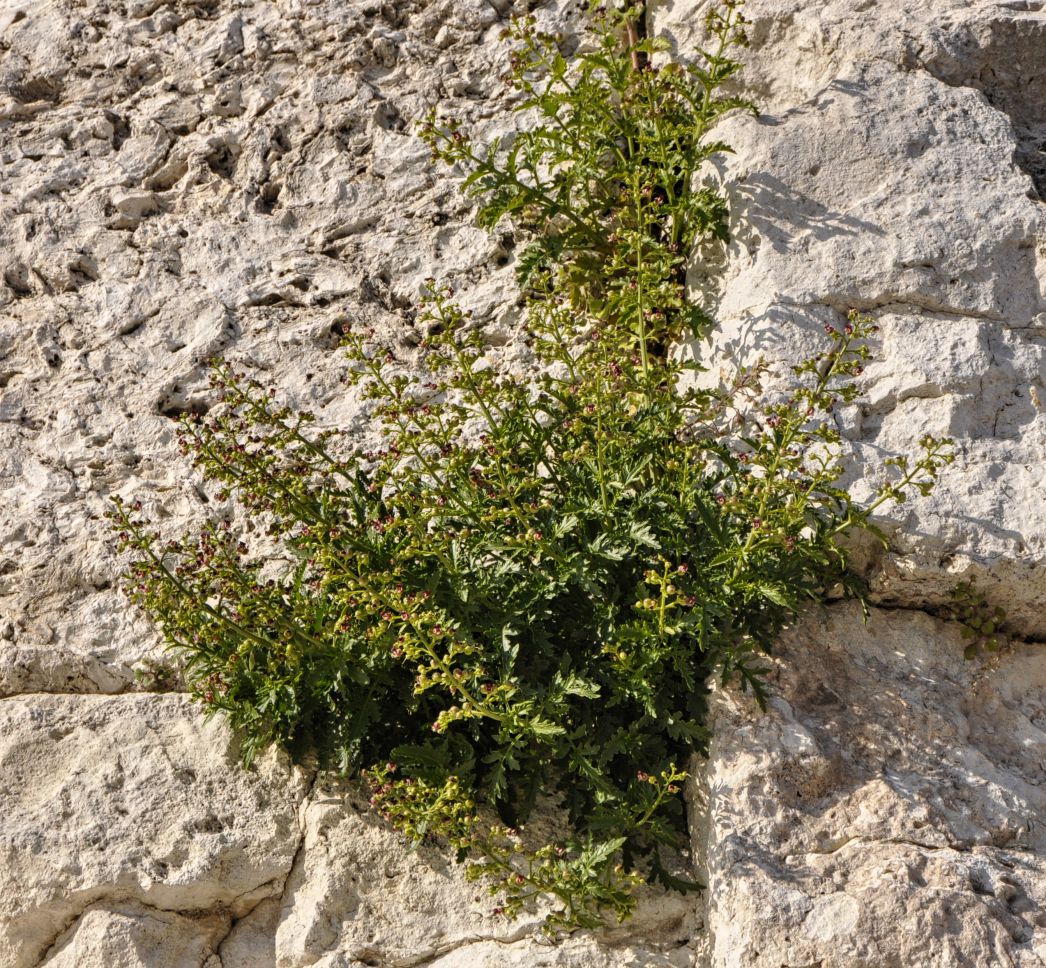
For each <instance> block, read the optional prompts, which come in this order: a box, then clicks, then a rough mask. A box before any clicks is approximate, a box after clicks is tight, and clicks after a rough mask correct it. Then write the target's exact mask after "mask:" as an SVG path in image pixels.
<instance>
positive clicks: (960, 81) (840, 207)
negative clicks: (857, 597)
mask: <svg viewBox="0 0 1046 968" xmlns="http://www.w3.org/2000/svg"><path fill="white" fill-rule="evenodd" d="M858 6H859V7H860V9H855V6H854V5H852V4H849V3H847V4H842V3H830V4H826V5H817V6H816V7H810V6H809V5H806V4H803V5H799V4H796V3H792V2H789V0H755V2H752V3H750V4H749V5H748V6H747V8H746V10H747V13H748V15H749V16H750V17H751V18H752V20H753V25H752V31H751V32H752V36H753V39H754V41H755V42H756V48H755V50H754V51H753V53H752V58H751V64H750V67H749V69H748V71H747V72H746V75H745V83H746V85H747V87H748V90H749V92H750V93H751V95H752V96H753V97H754V98H756V99H757V100H758V101H759V102H760V103H761V105H762V106H763V108H764V114H763V115H762V116H761V117H760V118H758V119H754V118H751V117H749V116H735V117H733V118H731V119H728V120H727V121H726V122H725V123H724V124H723V125H722V135H723V137H724V140H726V141H727V142H728V143H730V144H732V145H733V146H734V148H735V149H736V155H735V156H731V157H730V158H728V159H727V160H726V161H725V162H724V164H723V165H722V168H721V175H720V178H721V180H722V181H723V183H724V184H725V186H726V191H727V194H728V196H729V197H730V199H731V201H732V204H733V213H734V219H735V222H736V225H737V230H736V232H735V235H734V240H733V242H732V244H731V245H730V247H729V250H728V252H727V253H726V254H725V262H723V263H722V265H721V268H722V269H723V271H722V273H721V274H720V275H717V276H716V277H714V278H712V279H702V278H699V277H697V276H696V275H695V278H694V282H695V284H696V285H697V286H698V287H699V289H701V290H702V291H703V292H704V293H705V296H706V299H707V300H708V301H709V304H710V306H711V307H712V308H713V310H714V315H715V316H716V318H717V319H719V320H720V322H721V332H720V333H719V334H717V337H716V340H715V347H714V350H713V351H712V352H710V353H709V354H708V356H709V359H710V361H711V362H712V364H713V371H712V375H713V376H714V375H716V374H717V373H718V372H719V369H720V368H725V369H727V370H729V369H732V368H733V367H734V366H736V365H737V364H738V363H740V362H751V361H752V360H753V359H755V358H756V357H759V356H764V357H766V358H767V359H769V360H773V361H786V362H789V363H792V362H796V361H797V360H799V359H802V358H804V357H805V356H808V355H810V354H811V353H813V352H816V350H817V348H818V347H819V346H821V345H823V343H824V334H823V332H822V328H823V327H824V326H825V325H834V326H837V327H839V326H841V325H842V324H843V323H844V322H845V313H846V312H847V310H848V309H850V308H856V309H860V310H862V311H864V312H866V313H868V314H870V315H871V316H873V317H874V319H875V320H876V322H877V323H878V324H879V326H880V328H881V333H880V338H879V339H878V340H876V341H875V343H874V345H873V350H874V351H875V353H876V362H875V364H874V365H873V366H869V367H868V368H867V370H866V372H865V373H864V374H863V375H862V377H861V380H860V386H861V388H862V390H863V391H864V398H863V400H862V401H860V403H859V404H858V405H856V406H855V407H853V408H852V409H851V411H850V412H849V413H847V414H844V415H843V416H842V417H841V419H840V429H841V430H842V432H843V434H844V436H845V437H846V438H847V440H848V442H849V446H850V448H851V450H852V456H853V458H854V461H853V473H852V474H851V478H850V479H851V480H852V481H853V482H854V492H855V493H856V494H857V495H858V496H865V495H867V494H869V493H870V488H871V486H874V484H875V483H876V482H877V481H878V480H881V479H882V477H883V476H884V475H885V473H886V471H885V469H884V467H883V460H884V459H885V458H887V457H890V456H895V455H897V454H904V453H909V454H910V453H913V452H914V451H915V450H917V445H916V441H917V440H918V438H919V437H920V436H921V434H923V433H932V434H935V435H937V436H947V437H951V438H953V439H954V440H955V441H956V452H957V460H956V463H955V465H954V466H953V467H951V468H950V469H949V470H948V472H947V473H946V474H944V475H943V478H942V481H941V484H940V486H939V487H938V488H937V490H936V491H935V492H934V494H933V495H932V496H930V497H928V498H920V499H919V500H914V501H911V502H910V503H908V504H906V505H904V506H903V507H900V508H892V509H890V510H889V511H888V512H885V513H883V515H882V520H881V522H880V523H881V524H882V525H883V526H884V528H885V529H886V530H887V531H888V532H890V533H891V534H892V535H893V536H894V539H893V546H892V549H891V553H890V554H888V555H886V556H883V557H882V558H881V559H880V560H879V562H878V565H877V567H876V569H875V570H874V571H873V572H872V578H873V587H874V589H875V591H876V593H877V594H878V595H880V596H881V599H882V600H883V601H886V602H891V603H896V604H902V605H905V606H909V607H911V606H922V605H927V604H930V605H932V604H935V603H940V602H941V601H942V600H943V599H944V598H946V597H947V594H948V591H949V590H950V589H951V588H952V587H954V585H955V583H956V582H957V581H958V580H959V577H960V576H961V577H971V576H976V577H978V578H979V579H980V580H981V583H982V585H983V586H984V588H985V589H986V591H987V592H988V594H989V596H990V597H991V598H992V599H993V601H994V602H996V603H997V604H1000V605H1002V606H1004V607H1005V608H1006V609H1007V611H1008V612H1009V613H1010V618H1011V622H1012V623H1013V627H1014V628H1015V629H1018V630H1020V631H1021V632H1022V633H1023V634H1026V635H1034V636H1039V637H1046V607H1044V606H1046V472H1044V466H1046V409H1044V407H1043V400H1044V399H1046V299H1044V294H1043V288H1044V285H1046V207H1044V204H1043V201H1042V196H1040V194H1038V192H1037V189H1036V182H1035V181H1034V180H1033V176H1034V178H1037V179H1039V186H1040V188H1041V187H1042V185H1043V184H1046V183H1044V182H1043V181H1042V178H1041V173H1042V168H1041V164H1042V162H1043V161H1044V160H1046V154H1044V153H1043V152H1042V150H1041V138H1039V140H1038V141H1035V143H1034V145H1032V143H1031V141H1029V140H1028V139H1029V138H1032V140H1033V141H1034V138H1035V137H1037V136H1033V135H1031V134H1029V133H1028V132H1030V131H1032V130H1033V129H1034V130H1036V131H1037V130H1038V129H1037V128H1035V125H1036V124H1038V123H1039V120H1041V119H1042V117H1046V115H1043V112H1042V105H1043V103H1044V101H1043V98H1042V96H1041V88H1042V80H1041V77H1042V75H1043V68H1044V54H1043V51H1044V50H1046V47H1044V46H1043V44H1042V43H1041V41H1042V39H1043V38H1046V13H1043V12H1042V11H1041V9H1040V8H1039V6H1038V5H1035V4H1032V5H1027V4H1025V5H1020V4H1018V5H1013V4H999V3H975V4H966V3H962V4H958V3H954V4H953V3H943V4H941V5H940V7H941V9H940V10H937V11H936V12H935V14H934V15H933V16H929V15H927V13H926V11H924V10H909V9H907V8H904V7H902V6H901V5H893V4H887V5H884V6H882V7H880V5H874V8H873V6H872V5H858ZM935 8H936V5H935ZM671 9H672V8H671V7H670V13H669V15H667V16H666V19H665V22H666V26H671V27H677V28H678V30H679V32H680V36H683V37H685V36H687V31H688V30H690V29H692V28H688V27H687V25H686V24H685V23H684V22H683V20H682V19H681V18H680V17H678V16H675V17H673V16H672V15H671ZM680 46H681V48H682V49H683V50H685V49H686V43H685V42H683V41H680ZM782 57H783V58H784V60H781V59H780V58H782ZM1034 118H1039V120H1034Z"/></svg>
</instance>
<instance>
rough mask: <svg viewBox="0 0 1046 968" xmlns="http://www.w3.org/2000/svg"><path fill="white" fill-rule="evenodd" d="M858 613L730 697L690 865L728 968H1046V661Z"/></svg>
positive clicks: (824, 618)
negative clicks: (752, 691) (697, 863)
mask: <svg viewBox="0 0 1046 968" xmlns="http://www.w3.org/2000/svg"><path fill="white" fill-rule="evenodd" d="M962 645H963V642H962V639H961V637H960V635H959V630H958V629H956V628H955V626H954V625H952V624H949V623H942V622H941V621H939V620H937V619H933V618H931V617H929V616H927V615H924V614H921V613H919V612H912V611H884V610H881V609H874V610H873V612H872V615H871V617H870V620H869V621H868V623H867V624H864V623H863V622H862V619H861V614H860V609H859V608H858V607H856V606H854V605H850V604H842V605H836V606H832V607H831V608H828V609H825V610H824V611H823V612H820V613H816V614H811V615H809V616H808V617H807V618H806V620H805V621H803V622H801V623H800V624H799V625H798V626H797V627H796V628H794V629H793V630H791V631H790V632H789V633H787V634H786V635H785V636H784V637H783V641H782V642H781V644H780V649H779V652H778V656H777V661H776V662H775V663H774V674H773V676H772V679H771V683H772V687H773V695H774V698H773V699H772V700H771V701H770V708H769V710H768V711H767V712H766V713H765V714H764V713H762V712H760V711H759V710H758V708H756V707H755V704H754V702H751V701H750V700H745V699H743V698H741V697H739V696H738V695H737V694H736V693H731V692H725V693H720V694H719V695H718V697H717V702H716V704H715V709H716V712H715V715H714V726H715V739H714V741H713V745H712V749H711V752H710V757H709V763H708V770H707V773H706V777H705V789H704V794H703V796H704V800H705V803H706V805H707V817H706V822H705V826H704V828H703V830H702V832H701V834H700V835H699V840H700V843H699V844H698V849H699V850H700V851H701V852H703V854H704V856H705V868H706V876H707V879H708V884H709V911H708V917H709V924H710V926H711V931H712V938H711V945H712V960H711V964H713V965H715V966H716V968H728V966H729V968H764V966H771V965H772V966H774V968H778V966H781V965H787V966H805V965H821V966H822V968H842V966H846V968H857V966H860V968H865V966H867V968H872V966H875V968H916V966H940V968H945V966H948V968H951V966H966V965H969V966H974V965H977V966H981V965H983V966H989V965H1013V966H1018V968H1040V966H1042V965H1044V964H1046V825H1044V823H1043V818H1044V817H1046V650H1044V647H1043V646H1041V645H1023V644H1019V645H1014V646H1013V648H1012V650H1011V651H1008V652H1007V653H1005V654H1004V655H1001V656H1000V657H998V658H997V659H994V660H993V661H991V662H990V663H986V664H982V663H979V662H964V661H963V659H962Z"/></svg>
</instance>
